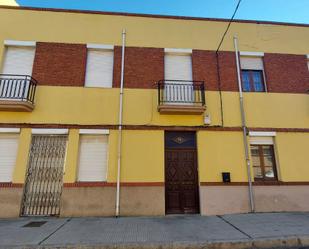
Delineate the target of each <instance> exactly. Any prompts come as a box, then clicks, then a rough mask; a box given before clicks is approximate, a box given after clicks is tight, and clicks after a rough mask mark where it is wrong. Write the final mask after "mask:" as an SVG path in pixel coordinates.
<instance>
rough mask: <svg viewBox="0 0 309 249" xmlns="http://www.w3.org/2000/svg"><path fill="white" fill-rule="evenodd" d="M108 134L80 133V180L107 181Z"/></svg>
mask: <svg viewBox="0 0 309 249" xmlns="http://www.w3.org/2000/svg"><path fill="white" fill-rule="evenodd" d="M107 150H108V135H103V134H82V135H80V148H79V170H78V181H85V182H98V181H106V173H107Z"/></svg>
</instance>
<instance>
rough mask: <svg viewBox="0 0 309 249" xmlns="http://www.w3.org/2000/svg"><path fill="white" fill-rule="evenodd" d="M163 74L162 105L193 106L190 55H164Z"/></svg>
mask: <svg viewBox="0 0 309 249" xmlns="http://www.w3.org/2000/svg"><path fill="white" fill-rule="evenodd" d="M164 72H165V75H164V78H165V83H164V92H163V94H164V96H163V100H164V104H170V105H191V104H193V103H194V90H193V77H192V57H191V54H178V53H177V54H165V59H164Z"/></svg>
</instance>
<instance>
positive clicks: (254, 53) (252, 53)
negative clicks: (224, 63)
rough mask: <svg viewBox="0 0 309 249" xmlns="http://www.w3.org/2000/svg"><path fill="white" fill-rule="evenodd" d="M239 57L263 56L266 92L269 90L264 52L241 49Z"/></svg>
mask: <svg viewBox="0 0 309 249" xmlns="http://www.w3.org/2000/svg"><path fill="white" fill-rule="evenodd" d="M239 55H240V57H239V59H240V60H241V57H251V58H261V59H262V63H263V70H262V71H263V78H264V88H265V92H266V93H267V92H268V88H267V79H266V74H265V65H264V55H265V54H264V52H251V51H240V52H239Z"/></svg>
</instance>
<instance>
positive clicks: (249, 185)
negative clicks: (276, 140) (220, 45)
mask: <svg viewBox="0 0 309 249" xmlns="http://www.w3.org/2000/svg"><path fill="white" fill-rule="evenodd" d="M234 47H235V55H236V56H235V58H236V67H237V79H238V89H239V104H240V112H241V123H242V129H243V140H244V147H245V155H246V165H247V176H248V187H249V200H250V209H251V212H254V211H255V207H254V198H253V188H252V178H251V162H250V158H249V144H248V140H247V126H246V114H245V109H244V98H243V92H242V85H241V76H240V65H239V51H238V39H237V36H234Z"/></svg>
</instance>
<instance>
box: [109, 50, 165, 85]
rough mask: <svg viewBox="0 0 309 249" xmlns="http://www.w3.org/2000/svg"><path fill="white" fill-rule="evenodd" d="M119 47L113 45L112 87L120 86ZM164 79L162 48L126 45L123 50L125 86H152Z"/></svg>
mask: <svg viewBox="0 0 309 249" xmlns="http://www.w3.org/2000/svg"><path fill="white" fill-rule="evenodd" d="M120 72H121V47H115V52H114V80H113V87H119V86H120V76H121V75H120ZM161 79H164V50H163V49H161V48H137V47H127V48H126V50H125V74H124V81H125V87H126V88H154V87H155V83H156V82H157V81H158V80H161Z"/></svg>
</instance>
